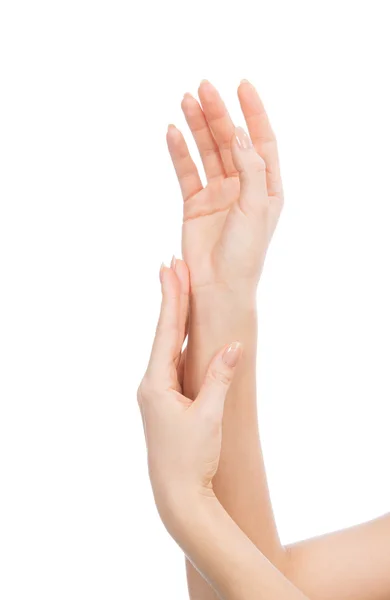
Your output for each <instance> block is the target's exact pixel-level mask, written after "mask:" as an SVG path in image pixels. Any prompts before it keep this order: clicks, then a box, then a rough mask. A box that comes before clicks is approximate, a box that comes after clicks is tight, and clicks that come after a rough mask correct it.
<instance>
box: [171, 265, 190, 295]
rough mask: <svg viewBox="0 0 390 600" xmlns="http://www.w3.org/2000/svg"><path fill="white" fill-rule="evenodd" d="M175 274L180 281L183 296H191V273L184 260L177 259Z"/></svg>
mask: <svg viewBox="0 0 390 600" xmlns="http://www.w3.org/2000/svg"><path fill="white" fill-rule="evenodd" d="M174 270H175V273H176V275H177V277H178V279H179V281H180V289H181V292H182V293H183V294H189V289H190V273H189V270H188V267H187V265H186V263H185V262H184V260H181V259H180V258H175V266H174Z"/></svg>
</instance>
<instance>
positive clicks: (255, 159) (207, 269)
mask: <svg viewBox="0 0 390 600" xmlns="http://www.w3.org/2000/svg"><path fill="white" fill-rule="evenodd" d="M238 96H239V100H240V104H241V108H242V112H243V115H244V118H245V121H246V124H247V128H248V133H249V138H250V139H251V140H252V143H253V147H250V140H249V138H248V137H245V132H243V131H242V130H237V129H235V126H234V124H233V123H232V120H231V118H230V116H229V114H228V112H227V110H226V107H225V105H224V103H223V101H222V100H221V98H220V96H219V94H218V92H217V90H216V89H215V88H214V87H213V86H212V85H211V84H210V83H209V82H202V84H201V86H200V88H199V98H200V103H199V102H198V101H197V100H196V99H195V98H193V97H192V96H189V95H188V94H186V95H185V97H184V99H183V102H182V109H183V111H184V114H185V117H186V120H187V123H188V125H189V127H190V129H191V131H192V134H193V136H194V138H195V141H196V143H197V146H198V149H199V152H200V156H201V158H202V162H203V166H204V170H205V174H206V178H207V185H206V187H204V188H203V186H202V183H201V180H200V177H199V174H198V172H197V169H196V167H195V163H194V162H193V160H192V159H191V157H190V155H189V152H188V149H187V146H186V143H185V141H184V137H183V135H182V134H181V132H179V130H178V129H176V128H175V127H173V126H170V127H169V128H168V133H167V141H168V147H169V151H170V153H171V156H172V160H173V164H174V166H175V169H176V173H177V176H178V179H179V183H180V187H181V190H182V194H183V198H184V222H183V257H184V259H185V261H186V263H187V265H188V267H189V273H190V280H187V279H186V276H185V275H184V273H185V270H186V267H185V264H184V263H183V262H182V261H177V262H176V263H174V264H173V267H174V268H173V269H169V270H166V271H165V270H164V273H165V272H167V273H168V271H169V275H167V276H166V277H167V278H168V282H169V281H170V280H171V279H172V278H173V276H174V275H175V276H176V278H177V280H178V281H179V288H180V291H179V297H180V302H179V304H180V309H179V310H180V314H181V321H180V322H181V325H180V328H179V329H180V332H181V333H180V335H179V334H178V339H179V340H180V341H182V340H183V339H184V333H183V332H184V324H183V323H184V322H185V319H186V315H187V308H186V306H187V304H186V303H187V301H188V300H189V303H190V306H191V310H190V319H189V337H188V349H187V352H186V357H185V360H181V362H180V364H179V363H178V356H179V355H180V352H177V353H176V354H175V362H174V367H172V365H171V367H170V368H169V369H170V373H171V376H172V377H174V376H175V372H176V371H175V368H177V369H179V375H176V377H178V381H179V382H180V385H182V387H180V390H181V391H183V392H184V394H185V396H184V397H186V398H187V399H188V400H187V401H186V402H187V403H188V404H187V406H191V407H192V406H196V403H197V400H196V399H197V397H198V393H199V390H200V389H201V386H202V383H203V381H204V377H205V373H206V371H207V368H208V367H209V364H210V361H211V360H212V358H213V356H214V355H215V354H216V353H217V352H218V351H220V350H221V348H223V347H226V345H227V344H229V343H230V342H231V341H232V340H239V341H240V342H241V344H242V346H240V354H241V358H240V361H239V365H238V366H237V367H235V368H234V371H235V376H234V378H233V379H232V378H230V379H229V390H228V393H227V396H226V402H224V413H223V427H222V429H221V434H220V435H221V450H220V455H218V460H217V463H218V469H217V470H216V472H215V474H214V475H213V477H212V478H211V479H210V480H208V481H207V482H206V485H204V483H205V481H204V479H202V490H204V489H206V490H207V492H208V494H209V496H208V497H207V496H205V495H204V494H200V496H201V498H202V502H201V503H199V502H198V500H199V498H198V496H199V494H197V493H196V494H195V495H194V494H192V493H190V494H189V495H188V486H186V485H184V487H183V488H181V489H180V490H178V491H177V494H181V495H182V497H185V498H192V499H193V497H194V496H195V498H196V500H195V501H194V502H193V500H189V503H190V505H191V506H192V507H193V511H194V514H195V515H196V519H194V521H196V523H193V520H189V519H188V518H186V516H185V515H183V514H182V513H181V511H180V510H179V509H177V507H176V509H175V506H176V505H175V503H174V502H173V503H172V502H170V501H166V500H164V501H163V502H162V506H166V507H169V508H167V514H168V516H167V514H165V516H164V517H163V518H164V519H165V522H166V524H167V527H168V529H172V530H173V532H174V533H173V534H174V537H176V539H177V541H178V542H179V544H180V545H181V546H182V547H183V549H184V550H185V552H186V554H187V556H188V557H189V559H190V560H188V561H187V573H188V583H189V591H190V597H191V599H192V600H214V599H215V598H218V597H222V598H229V599H230V598H234V599H236V598H237V599H238V598H263V597H267V598H272V597H276V596H274V595H273V594H275V593H277V594H278V597H279V598H284V597H286V598H288V597H291V598H292V597H298V596H294V594H301V596H300V597H303V596H302V593H303V594H305V595H306V596H307V597H310V598H313V599H314V598H318V599H321V600H322V599H328V598H329V599H330V598H332V599H333V598H338V599H340V598H341V599H344V598H345V599H347V598H348V599H349V598H354V599H357V600H360V599H361V600H366V599H368V598H370V599H372V600H382V599H385V598H388V597H389V596H390V517H389V516H385V517H382V518H380V519H377V520H376V521H373V522H370V523H367V524H364V525H360V526H357V527H355V528H352V529H348V530H345V531H342V532H338V533H334V534H329V535H327V536H323V537H321V538H318V539H315V540H308V541H306V542H302V543H299V544H296V545H293V546H290V547H284V546H283V545H282V544H281V543H280V540H279V537H278V533H277V529H276V525H275V521H274V518H273V513H272V507H271V502H270V497H269V493H268V487H267V481H266V476H265V469H264V463H263V459H262V454H261V446H260V441H259V433H258V427H257V422H258V421H257V406H256V403H257V399H256V376H255V373H256V371H255V366H256V346H257V327H256V289H257V284H258V281H259V277H260V275H261V271H262V267H263V263H264V259H265V255H266V252H267V248H268V245H269V242H270V240H271V238H272V234H273V232H274V230H275V227H276V225H277V222H278V218H279V215H280V212H281V209H282V206H283V187H282V183H281V178H280V168H279V160H278V152H277V145H276V140H275V136H274V133H273V131H272V128H271V126H270V123H269V120H268V117H267V115H266V113H265V110H264V107H263V104H262V102H261V100H260V98H259V96H258V94H257V92H256V90H255V88H254V87H253V86H252V85H251V84H250V83H249V82H242V83H241V85H240V86H239V88H238ZM248 146H249V147H248ZM164 279H165V277H163V280H164ZM172 281H173V279H172ZM172 285H174V284H173V283H172ZM163 287H164V285H163ZM179 288H176V292H177V290H178V289H179ZM163 291H164V290H163ZM182 334H183V335H182ZM156 360H157V359H154V361H156ZM151 362H152V361H151ZM146 381H150V377H147V378H146ZM175 385H176V387H177V386H178V385H179V384H178V383H176V384H175ZM141 389H142V386H141ZM146 389H148V387H146ZM153 390H155V393H156V394H157V393H159V392H158V386H157V385H156V386H154V387H153ZM226 391H227V390H226ZM151 396H152V394H151V393H149V394H148V397H149V398H150V397H151ZM210 397H211V396H210ZM141 404H142V405H143V404H144V403H143V402H142V403H141ZM158 418H159V417H157V416H156V417H155V418H154V422H155V423H157V422H158ZM160 418H162V417H160ZM221 418H222V417H221ZM145 422H147V419H145V417H144V423H145ZM152 422H153V421H152ZM155 429H156V426H155V427H154V429H153V430H155ZM179 431H180V429H178V434H179ZM177 437H178V438H179V439H180V435H178V436H177ZM153 438H154V436H153V434H151V435H150V436H149V441H150V442H151V443H152V444H153ZM182 439H183V438H182ZM184 439H185V441H186V443H187V436H185V437H184ZM218 439H219V438H218ZM173 440H175V436H170V439H169V440H159V442H158V444H159V448H160V449H161V447H163V446H164V444H165V443H166V444H168V445H169V443H171V444H172V443H173ZM156 443H157V442H156ZM148 444H149V442H148ZM171 452H175V449H174V448H171ZM181 452H182V450H179V455H181ZM152 456H153V453H152ZM149 457H150V452H149ZM150 464H151V465H152V470H151V473H153V460H152V463H150ZM194 464H195V463H194ZM189 471H191V468H189ZM208 475H210V473H209V474H208ZM174 480H175V481H176V480H177V478H174ZM185 480H186V478H184V481H185ZM152 483H153V485H154V489H155V494H156V490H157V495H156V497H158V496H159V489H160V487H161V486H160V485H159V484H156V482H155V481H153V475H152ZM161 485H162V484H161ZM190 487H191V486H190ZM173 488H174V486H173ZM192 489H193V488H192ZM197 489H199V488H197ZM210 494H211V498H210ZM161 495H162V497H164V498H165V497H166V495H167V494H166V493H164V492H162V494H161ZM205 497H207V507H208V508H207V509H206V510H205V509H204V506H205V504H204V502H203V501H204V498H205ZM210 499H211V500H212V502H210ZM156 501H157V503H158V504H159V502H158V500H157V499H156ZM160 506H161V502H160ZM210 506H212V509H210V508H209V507H210ZM184 523H190V525H189V527H186V526H185V525H184ZM191 523H192V526H191ZM202 524H203V525H202ZM212 528H215V529H214V534H215V535H214V538H216V539H221V536H222V538H223V539H224V544H223V547H219V548H218V547H217V548H215V545H216V543H215V540H214V541H213V539H208V538H207V539H205V538H204V537H203V538H202V539H200V538H201V536H198V535H196V533H195V532H199V531H200V530H202V531H203V530H204V531H206V530H207V531H210V530H211V531H213V529H212ZM171 532H172V531H171ZM211 538H213V536H212V535H211ZM202 541H203V542H204V543H203V544H202V543H201V542H202ZM237 548H240V552H239V554H235V552H236V549H237ZM207 549H209V550H210V549H212V552H211V553H210V552H207ZM265 557H266V558H265ZM241 559H242V560H241ZM266 559H268V560H266ZM268 561H270V562H268ZM236 563H239V565H240V568H241V567H242V571H241V570H240V569H239V572H238V573H236V572H235V571H234V569H233V565H236ZM243 563H245V564H243ZM270 563H272V564H273V565H274V567H272V568H271V570H270ZM193 564H195V566H196V568H194V567H193ZM224 565H225V566H226V568H224ZM227 567H229V568H227ZM255 572H256V573H257V574H258V576H259V578H258V580H257V579H256V577H257V575H256V573H255ZM232 574H233V575H232ZM231 575H232V576H233V579H234V582H236V584H237V582H240V585H241V584H242V585H243V586H244V587H239V588H238V587H237V588H234V585H235V584H234V582H231V581H230V576H231ZM245 579H246V580H247V581H246V582H245ZM287 580H289V581H290V582H291V583H290V584H287V583H286V582H287ZM248 581H249V582H251V585H252V588H251V589H249V588H248ZM232 586H233V587H232ZM279 586H280V587H279ZM249 587H250V586H249ZM298 590H300V592H299V591H298ZM264 594H265V595H264ZM290 594H292V595H290Z"/></svg>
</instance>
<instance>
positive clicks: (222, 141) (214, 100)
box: [198, 80, 237, 177]
mask: <svg viewBox="0 0 390 600" xmlns="http://www.w3.org/2000/svg"><path fill="white" fill-rule="evenodd" d="M198 93H199V99H200V102H201V105H202V108H203V112H204V115H205V117H206V119H207V122H208V124H209V127H210V129H211V132H212V134H213V136H214V138H215V141H216V142H217V145H218V148H219V153H220V155H221V158H222V162H223V165H224V168H225V173H226V175H227V176H228V177H230V176H232V175H237V170H236V167H235V165H234V162H233V158H232V152H231V147H230V140H231V137H232V135H233V133H234V125H233V121H232V120H231V118H230V115H229V113H228V111H227V109H226V106H225V104H224V103H223V101H222V98H221V96H220V95H219V93H218V91H217V90H216V88H215V87H214V86H213V85H212V84H211V83H210V82H209V81H206V80H203V81H202V83H201V84H200V86H199V90H198Z"/></svg>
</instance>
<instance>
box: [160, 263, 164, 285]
mask: <svg viewBox="0 0 390 600" xmlns="http://www.w3.org/2000/svg"><path fill="white" fill-rule="evenodd" d="M164 269H165V265H164V263H161V267H160V273H159V276H160V283H162V282H163V272H164Z"/></svg>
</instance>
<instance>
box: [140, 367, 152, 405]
mask: <svg viewBox="0 0 390 600" xmlns="http://www.w3.org/2000/svg"><path fill="white" fill-rule="evenodd" d="M153 389H154V388H153V382H152V380H151V378H150V376H149V375H148V374H146V375H145V376H144V378H143V379H142V381H141V383H140V385H139V387H138V391H137V399H138V404H140V403H142V401H143V400H147V399H148V398H150V396H152V395H153Z"/></svg>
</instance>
